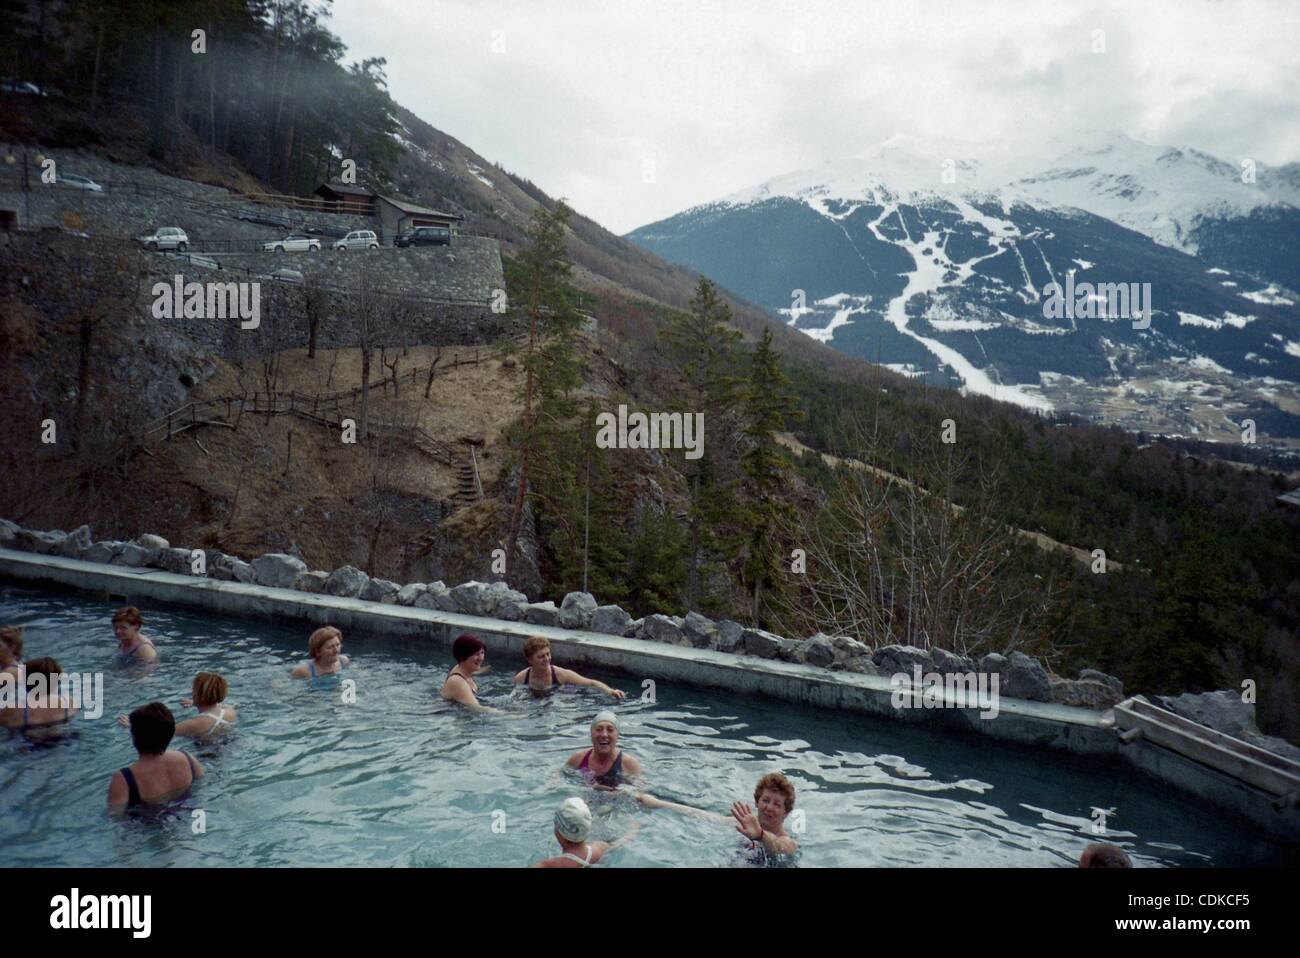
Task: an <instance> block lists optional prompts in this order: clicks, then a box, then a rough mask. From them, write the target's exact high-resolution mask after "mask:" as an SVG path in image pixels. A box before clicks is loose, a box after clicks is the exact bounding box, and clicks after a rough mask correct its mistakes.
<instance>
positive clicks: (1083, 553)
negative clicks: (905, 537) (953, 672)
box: [776, 432, 1124, 571]
mask: <svg viewBox="0 0 1300 958" xmlns="http://www.w3.org/2000/svg"><path fill="white" fill-rule="evenodd" d="M776 440H777V442H779V443H781V445H783V446H785V447H786V448H787V449H791V450H793V451H794V452H796V453H797V454H799V455H800V456H802V455H803V454H804V453H813V454H814V455H820V456H821V457H822V462H824V463H826V464H827V465H828V466H839V465H848V466H851V467H852V468H854V469H865V470H866V471H867V472H870V473H871V474H872V475H876V476H879V477H880V478H882V479H888V480H889V481H891V482H897V483H900V484H901V485H904V486H907V487H908V488H916V484H915V483H914V482H912V481H911V480H910V479H904V478H903V477H902V476H897V475H894V473H892V472H887V471H886V470H884V469H881V468H879V467H878V466H873V465H871V464H869V463H865V462H862V461H861V460H859V459H841V458H840V457H839V456H833V455H831V454H830V453H829V452H823V453H818V452H817V450H815V449H813V448H811V447H810V446H805V445H804V444H803V443H802V442H800V441H799V440H798V439H796V438H795V437H794V436H793V435H791V434H790V433H788V432H782V433H777V436H776ZM922 491H924V490H922ZM927 495H928V493H927ZM948 505H949V506H950V507H951V508H952V510H953V511H954V512H956V513H957V514H958V515H960V514H961V512H962V510H963V508H964V507H963V506H959V505H957V504H956V503H951V502H950V503H948ZM1011 531H1012V532H1014V533H1015V534H1016V535H1018V536H1020V537H1021V538H1022V539H1028V540H1029V541H1031V542H1033V543H1034V545H1036V546H1038V548H1040V549H1043V550H1044V551H1046V550H1051V549H1056V550H1059V551H1062V552H1068V553H1069V554H1070V555H1072V556H1074V558H1075V559H1077V560H1078V561H1079V562H1082V563H1083V564H1084V565H1088V566H1091V565H1092V561H1093V559H1092V553H1091V552H1089V551H1088V550H1086V549H1080V548H1079V547H1078V546H1072V545H1070V544H1068V543H1065V542H1061V541H1059V540H1057V539H1053V538H1052V537H1051V536H1049V535H1045V534H1044V533H1042V532H1031V531H1029V530H1028V529H1017V528H1016V527H1015V526H1012V527H1011ZM1106 569H1107V570H1108V571H1109V570H1111V569H1114V570H1116V571H1123V569H1124V567H1123V566H1122V565H1121V564H1120V563H1118V562H1115V561H1114V560H1112V559H1107V560H1106Z"/></svg>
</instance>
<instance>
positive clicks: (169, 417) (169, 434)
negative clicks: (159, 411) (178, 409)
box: [167, 413, 172, 439]
mask: <svg viewBox="0 0 1300 958" xmlns="http://www.w3.org/2000/svg"><path fill="white" fill-rule="evenodd" d="M171 437H172V414H171V413H168V414H167V438H168V439H171Z"/></svg>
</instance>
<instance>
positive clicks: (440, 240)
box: [393, 226, 451, 249]
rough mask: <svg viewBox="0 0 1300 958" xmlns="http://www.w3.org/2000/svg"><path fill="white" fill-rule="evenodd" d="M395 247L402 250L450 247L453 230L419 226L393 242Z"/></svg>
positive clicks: (442, 227)
mask: <svg viewBox="0 0 1300 958" xmlns="http://www.w3.org/2000/svg"><path fill="white" fill-rule="evenodd" d="M393 245H394V246H397V247H399V248H401V249H405V248H406V247H408V246H450V245H451V230H449V229H448V228H447V227H445V226H417V227H416V228H415V229H413V230H411V232H409V233H403V234H402V235H401V236H399V237H397V239H395V240H393Z"/></svg>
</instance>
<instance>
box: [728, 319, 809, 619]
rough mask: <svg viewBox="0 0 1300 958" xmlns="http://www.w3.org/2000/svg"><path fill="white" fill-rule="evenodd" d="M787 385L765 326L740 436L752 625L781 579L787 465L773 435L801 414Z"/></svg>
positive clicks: (746, 580) (744, 575)
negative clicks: (767, 594)
mask: <svg viewBox="0 0 1300 958" xmlns="http://www.w3.org/2000/svg"><path fill="white" fill-rule="evenodd" d="M789 384H790V380H789V379H788V378H787V377H786V375H785V373H783V372H782V371H781V366H780V362H779V361H778V358H777V354H776V350H774V349H773V348H772V331H771V330H765V331H764V332H763V338H762V340H760V341H759V344H758V348H757V349H755V350H754V356H753V361H752V364H751V372H750V377H749V389H748V390H747V392H746V393H745V425H744V435H745V437H746V438H747V439H748V440H749V442H750V443H751V446H750V448H749V449H748V450H746V451H745V453H744V454H743V455H742V456H741V467H742V468H743V470H744V472H745V476H746V479H747V486H748V491H749V503H748V506H747V509H746V516H745V519H746V525H747V527H748V529H749V537H748V539H749V542H748V549H747V554H746V556H745V562H744V567H743V570H742V580H743V582H744V584H745V586H746V588H747V589H748V590H749V591H750V594H751V596H752V602H751V607H750V613H751V616H752V618H753V620H754V622H755V623H756V624H761V611H762V604H763V592H764V590H765V589H772V588H774V587H776V586H777V584H778V583H779V582H780V579H781V569H782V564H783V561H784V555H785V552H784V549H783V548H782V545H781V544H780V543H779V542H778V541H777V534H778V529H779V528H780V526H781V523H782V520H783V518H785V517H786V516H787V515H788V513H789V509H790V505H789V503H788V502H787V501H786V500H785V498H784V497H783V495H782V491H783V489H784V487H785V484H786V475H787V473H788V471H789V469H790V464H789V461H788V460H787V459H786V457H785V454H784V453H782V452H781V450H780V449H779V448H778V445H777V441H776V436H777V433H780V432H784V431H785V428H786V424H787V422H788V421H790V420H792V419H798V418H801V417H802V416H803V412H802V410H800V409H799V407H798V401H797V398H796V396H795V394H794V393H792V392H791V391H790V390H789V389H788V388H787V387H788V386H789Z"/></svg>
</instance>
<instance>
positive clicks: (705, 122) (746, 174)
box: [333, 0, 1300, 233]
mask: <svg viewBox="0 0 1300 958" xmlns="http://www.w3.org/2000/svg"><path fill="white" fill-rule="evenodd" d="M333 29H334V31H335V32H336V33H338V34H339V36H340V37H341V38H342V39H343V40H344V42H345V43H346V44H347V45H348V48H349V54H348V56H349V59H350V60H351V59H360V58H361V57H365V56H384V57H387V59H388V76H389V83H390V87H391V91H392V94H393V96H394V98H395V99H396V100H397V101H398V102H399V103H402V104H403V105H404V106H406V107H408V108H410V109H411V110H413V111H414V112H415V113H416V114H417V115H418V116H420V117H422V118H423V119H425V120H427V121H428V122H429V123H431V124H432V125H433V126H435V127H437V128H438V129H440V130H442V131H444V132H446V133H449V134H451V135H452V136H455V137H456V138H457V139H459V140H461V141H462V142H464V143H465V144H466V145H468V146H470V147H471V148H472V149H474V150H476V151H478V152H479V153H480V154H481V155H483V156H485V157H486V158H487V159H489V160H492V161H496V162H500V163H501V164H502V165H503V166H505V167H506V168H507V169H508V170H511V171H512V172H515V173H519V174H521V175H523V176H526V177H527V178H529V179H531V180H533V181H534V182H535V183H537V184H538V185H539V186H541V187H542V188H543V189H544V190H546V191H547V192H548V193H550V194H551V195H553V196H565V197H567V198H568V199H569V201H570V202H571V203H572V204H573V206H574V207H575V208H577V209H578V210H580V211H581V212H583V213H585V214H587V215H589V216H591V217H593V218H594V219H596V220H597V221H598V222H600V223H601V224H603V225H604V226H606V227H608V228H610V229H612V230H614V231H616V232H619V233H622V232H626V231H627V230H630V229H632V228H634V227H636V226H640V225H643V224H645V223H649V222H653V221H655V220H658V219H662V218H664V217H666V216H670V215H672V214H673V213H676V212H679V211H681V210H683V209H685V208H687V207H690V206H693V205H695V204H698V203H703V202H708V201H710V200H713V199H717V198H718V197H721V196H724V195H726V194H728V193H732V192H735V191H737V190H739V189H742V188H744V187H748V186H751V185H753V184H755V183H758V182H761V181H763V180H765V179H767V178H769V177H772V176H776V175H779V174H782V173H787V172H790V171H792V170H797V169H801V168H804V167H810V166H816V165H818V164H820V163H822V162H823V161H825V160H830V159H836V158H840V157H845V156H851V155H854V154H856V153H859V152H862V151H864V150H867V149H869V148H870V147H872V146H874V145H876V144H878V143H880V142H881V141H883V140H886V139H888V138H889V137H890V136H892V135H893V134H895V133H906V134H913V135H916V136H919V137H922V138H926V139H935V140H947V141H952V140H958V141H974V142H1006V141H1008V140H1017V141H1025V142H1026V143H1032V142H1033V141H1034V140H1037V139H1045V138H1047V137H1066V138H1072V137H1081V136H1084V135H1086V136H1089V137H1096V136H1105V135H1106V134H1107V133H1108V132H1111V131H1113V132H1117V133H1125V134H1127V135H1129V136H1132V137H1135V138H1137V139H1140V140H1145V141H1147V142H1151V143H1158V144H1172V145H1178V146H1192V147H1196V148H1198V149H1202V150H1205V151H1207V152H1209V153H1213V154H1215V155H1218V156H1220V157H1222V158H1224V159H1226V160H1229V161H1230V162H1233V163H1237V162H1240V160H1241V159H1242V158H1244V157H1251V158H1254V159H1256V160H1258V161H1262V162H1264V163H1270V164H1275V163H1284V162H1291V161H1295V160H1298V159H1300V123H1297V118H1300V83H1298V82H1297V79H1298V78H1300V44H1297V43H1296V38H1297V37H1300V3H1294V2H1289V0H1277V2H1261V0H1254V2H1249V0H1167V2H1166V0H1140V2H1139V0H1129V2H1123V3H1119V2H1113V3H1105V2H1085V0H1079V2H1070V0H1050V2H1049V0H1010V2H1002V0H987V2H979V0H967V2H960V3H941V2H928V0H917V2H906V0H885V2H879V3H877V2H860V0H825V2H821V0H792V2H781V0H736V2H721V0H335V3H334V16H333ZM1098 31H1100V32H1098Z"/></svg>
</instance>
